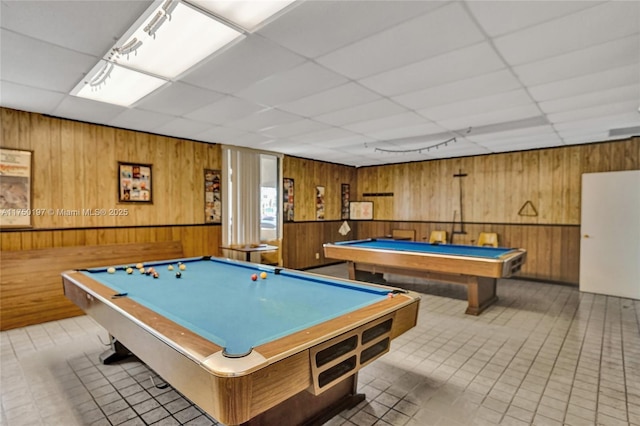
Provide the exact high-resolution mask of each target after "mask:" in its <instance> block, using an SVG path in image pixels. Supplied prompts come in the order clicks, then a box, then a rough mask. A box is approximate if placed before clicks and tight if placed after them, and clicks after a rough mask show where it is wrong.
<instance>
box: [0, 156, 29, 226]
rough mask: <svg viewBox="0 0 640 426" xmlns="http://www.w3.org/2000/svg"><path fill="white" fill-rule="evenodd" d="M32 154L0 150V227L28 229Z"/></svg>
mask: <svg viewBox="0 0 640 426" xmlns="http://www.w3.org/2000/svg"><path fill="white" fill-rule="evenodd" d="M31 159H32V152H31V151H24V150H18V149H8V148H0V176H1V178H0V227H1V228H30V227H31V226H32V223H31V216H32V213H33V210H35V209H33V210H32V206H31V189H32V183H31Z"/></svg>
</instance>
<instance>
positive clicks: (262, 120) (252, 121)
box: [226, 109, 300, 131]
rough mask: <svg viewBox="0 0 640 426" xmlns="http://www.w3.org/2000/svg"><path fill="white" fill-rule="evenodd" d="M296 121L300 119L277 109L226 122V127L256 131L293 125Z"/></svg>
mask: <svg viewBox="0 0 640 426" xmlns="http://www.w3.org/2000/svg"><path fill="white" fill-rule="evenodd" d="M298 120H300V117H299V116H297V115H294V114H289V113H288V112H284V111H279V110H277V109H267V110H263V111H258V112H256V113H255V114H251V115H249V116H247V117H244V118H241V119H239V120H235V121H231V122H228V123H226V126H228V127H231V128H234V129H239V130H245V131H258V130H260V129H266V128H270V127H273V126H277V125H281V124H286V123H293V122H294V121H298Z"/></svg>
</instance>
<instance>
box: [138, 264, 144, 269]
mask: <svg viewBox="0 0 640 426" xmlns="http://www.w3.org/2000/svg"><path fill="white" fill-rule="evenodd" d="M140 268H144V265H143V264H142V263H138V264H136V269H140Z"/></svg>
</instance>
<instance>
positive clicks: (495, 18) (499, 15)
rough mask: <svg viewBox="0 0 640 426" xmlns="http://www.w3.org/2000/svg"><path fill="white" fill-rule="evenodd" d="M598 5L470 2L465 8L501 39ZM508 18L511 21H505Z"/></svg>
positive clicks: (564, 2)
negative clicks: (506, 35)
mask: <svg viewBox="0 0 640 426" xmlns="http://www.w3.org/2000/svg"><path fill="white" fill-rule="evenodd" d="M599 3H602V2H597V1H551V2H546V3H545V4H544V7H540V2H539V1H537V0H534V1H517V2H516V1H470V2H466V3H465V4H466V5H467V7H468V8H469V9H470V10H471V12H472V13H473V16H475V18H476V19H477V20H478V22H479V23H480V25H481V26H482V28H484V30H485V31H486V32H487V34H489V35H490V36H493V37H495V36H499V35H502V34H506V33H511V32H514V31H518V30H521V29H522V28H527V27H531V26H534V25H537V24H541V23H544V22H546V21H549V20H553V19H557V18H560V17H563V16H565V15H569V14H572V13H575V12H578V11H580V10H583V9H587V8H590V7H594V6H597V5H598V4H599ZM505 17H508V19H505Z"/></svg>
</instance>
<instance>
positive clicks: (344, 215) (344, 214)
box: [340, 183, 349, 219]
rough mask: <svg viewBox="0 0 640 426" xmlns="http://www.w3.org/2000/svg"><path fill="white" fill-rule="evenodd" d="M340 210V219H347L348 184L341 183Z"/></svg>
mask: <svg viewBox="0 0 640 426" xmlns="http://www.w3.org/2000/svg"><path fill="white" fill-rule="evenodd" d="M340 192H341V194H342V196H341V200H342V208H341V209H340V219H349V184H348V183H343V184H342V188H341V191H340Z"/></svg>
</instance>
